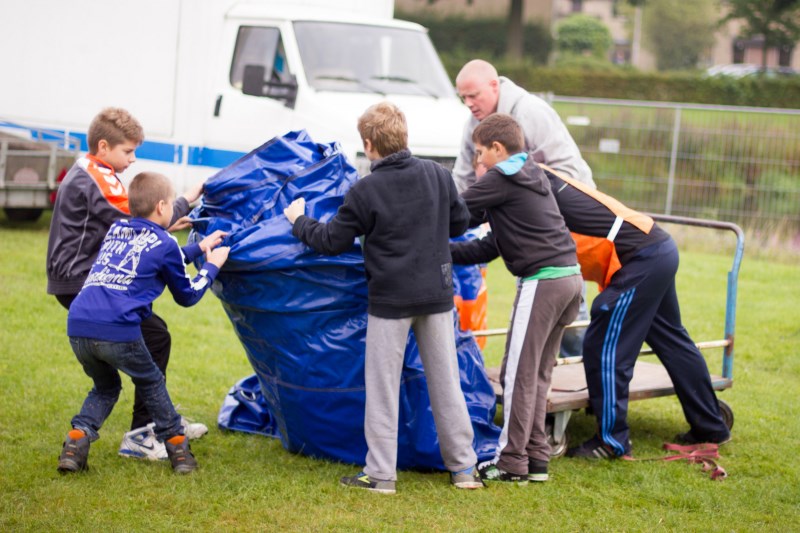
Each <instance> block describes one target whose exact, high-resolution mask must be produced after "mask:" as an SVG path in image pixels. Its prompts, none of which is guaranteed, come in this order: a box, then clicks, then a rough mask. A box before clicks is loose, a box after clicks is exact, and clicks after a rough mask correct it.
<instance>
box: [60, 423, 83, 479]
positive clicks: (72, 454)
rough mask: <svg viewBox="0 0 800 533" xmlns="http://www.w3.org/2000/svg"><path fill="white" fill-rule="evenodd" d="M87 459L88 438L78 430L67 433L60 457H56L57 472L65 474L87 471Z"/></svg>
mask: <svg viewBox="0 0 800 533" xmlns="http://www.w3.org/2000/svg"><path fill="white" fill-rule="evenodd" d="M88 459H89V437H88V436H87V435H86V433H84V432H83V431H81V430H80V429H73V430H71V431H70V432H69V433H67V437H66V438H65V439H64V445H63V446H62V447H61V455H59V456H58V471H59V472H61V473H62V474H66V473H67V472H80V471H82V470H88V469H89V465H88V464H87V460H88Z"/></svg>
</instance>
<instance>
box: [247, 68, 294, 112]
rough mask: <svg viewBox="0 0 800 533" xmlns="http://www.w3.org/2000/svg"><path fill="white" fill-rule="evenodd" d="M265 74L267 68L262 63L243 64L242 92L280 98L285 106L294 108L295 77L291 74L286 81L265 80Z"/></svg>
mask: <svg viewBox="0 0 800 533" xmlns="http://www.w3.org/2000/svg"><path fill="white" fill-rule="evenodd" d="M266 74H267V69H266V68H264V66H263V65H245V66H244V76H243V79H242V92H243V93H244V94H247V95H250V96H267V97H269V98H274V99H276V100H282V101H284V102H285V104H286V107H288V108H290V109H294V105H295V102H296V101H297V77H296V76H294V75H293V74H292V75H289V78H288V80H287V81H266ZM264 89H266V91H265V90H264Z"/></svg>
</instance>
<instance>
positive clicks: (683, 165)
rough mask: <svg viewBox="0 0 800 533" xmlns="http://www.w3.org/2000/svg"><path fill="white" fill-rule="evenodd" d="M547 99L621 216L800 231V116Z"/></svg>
mask: <svg viewBox="0 0 800 533" xmlns="http://www.w3.org/2000/svg"><path fill="white" fill-rule="evenodd" d="M549 100H550V101H551V103H552V104H553V106H554V107H555V109H556V110H557V111H558V112H559V114H560V115H561V117H562V119H563V120H564V122H565V123H566V124H567V127H568V128H569V130H570V133H572V136H573V137H574V138H575V141H576V142H577V143H578V146H579V147H580V149H581V152H582V153H583V157H584V159H586V161H587V162H588V163H589V165H590V166H591V167H592V170H593V172H594V179H595V181H596V182H597V185H598V187H599V188H600V189H601V190H603V191H604V192H606V193H608V194H610V195H612V196H614V197H616V198H618V199H619V200H621V201H623V202H624V203H626V204H627V205H629V206H630V207H633V208H635V209H638V210H641V211H648V212H652V213H664V214H672V215H681V216H690V217H700V218H711V219H717V220H725V221H731V222H736V223H738V224H740V225H743V226H745V227H750V228H761V229H781V230H789V231H792V232H797V231H800V110H789V109H767V108H745V107H729V106H702V105H688V104H672V103H662V102H635V101H627V100H602V99H593V98H572V97H561V96H552V97H550V98H549Z"/></svg>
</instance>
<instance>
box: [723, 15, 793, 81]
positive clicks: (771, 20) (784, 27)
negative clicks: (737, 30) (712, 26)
mask: <svg viewBox="0 0 800 533" xmlns="http://www.w3.org/2000/svg"><path fill="white" fill-rule="evenodd" d="M725 3H726V4H727V5H728V9H729V11H728V14H727V15H725V16H724V17H723V18H722V19H721V20H720V24H724V23H726V22H728V21H730V20H737V19H740V20H743V21H744V23H745V26H744V27H743V28H742V32H741V37H747V38H752V37H758V36H760V37H763V39H764V47H763V49H762V50H761V66H762V67H763V68H766V66H767V50H768V49H769V48H772V47H774V46H781V45H792V46H793V45H794V43H796V42H797V41H798V40H800V0H726V2H725Z"/></svg>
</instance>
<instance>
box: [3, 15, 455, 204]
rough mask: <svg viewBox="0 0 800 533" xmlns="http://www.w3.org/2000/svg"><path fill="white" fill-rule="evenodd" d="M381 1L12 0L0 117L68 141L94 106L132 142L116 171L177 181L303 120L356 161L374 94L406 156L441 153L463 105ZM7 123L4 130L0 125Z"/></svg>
mask: <svg viewBox="0 0 800 533" xmlns="http://www.w3.org/2000/svg"><path fill="white" fill-rule="evenodd" d="M393 10H394V7H393V1H381V0H376V1H372V0H349V1H347V0H341V1H334V0H331V1H322V0H317V1H309V0H295V1H287V0H282V1H278V0H138V1H136V2H122V1H119V0H70V1H68V2H65V1H63V0H25V1H13V2H4V5H3V10H2V11H3V14H2V17H0V48H2V50H3V53H2V54H0V72H2V73H3V81H2V82H0V120H2V121H5V122H6V124H10V125H12V127H13V126H14V125H16V126H17V127H18V128H19V132H21V133H23V134H26V132H27V131H28V128H44V129H47V130H52V131H53V132H55V133H56V134H60V135H63V136H64V138H78V139H79V140H80V142H81V143H82V146H81V149H82V150H84V151H85V150H86V149H87V147H86V130H87V127H88V124H89V122H90V121H91V119H92V118H93V117H94V115H95V114H96V113H97V112H98V111H99V110H100V109H101V108H103V107H106V106H118V107H123V108H126V109H128V110H129V111H131V112H132V113H133V115H134V116H136V117H137V118H138V119H139V121H140V122H141V123H142V125H143V127H144V130H145V136H146V139H145V142H144V144H143V145H142V146H141V147H140V148H139V150H137V157H138V161H137V162H136V163H134V165H132V166H131V167H130V169H129V170H127V171H126V173H125V175H124V176H123V179H130V178H132V177H133V175H135V174H136V173H137V172H139V171H141V170H147V169H152V170H158V171H161V172H164V173H166V174H167V175H168V176H170V177H171V178H172V179H173V180H174V181H175V184H176V188H177V189H178V191H182V190H185V189H186V188H188V187H189V186H190V185H191V184H193V183H195V182H196V181H198V180H203V179H206V178H207V177H209V176H210V175H211V174H213V173H214V172H216V170H217V169H219V168H221V167H223V166H225V165H227V164H229V163H231V162H232V161H234V160H235V159H237V158H238V157H240V156H241V155H243V154H245V153H247V152H248V151H250V150H251V149H253V148H255V147H257V146H259V145H260V144H262V143H263V142H265V141H267V140H269V139H271V138H272V137H275V136H277V135H282V134H284V133H286V132H288V131H292V130H298V129H306V130H307V131H308V132H309V134H310V135H311V137H312V138H313V139H314V140H315V141H317V142H332V141H337V142H339V143H340V144H341V145H342V148H343V151H344V153H345V154H346V155H347V156H348V157H349V158H350V159H351V162H353V163H354V164H355V165H356V167H357V168H359V170H362V171H363V170H364V168H365V166H364V163H365V159H364V157H363V153H361V152H360V151H361V150H362V149H363V148H362V146H361V142H360V139H359V137H358V132H357V130H356V120H357V117H358V116H359V115H360V114H361V113H362V112H363V111H364V109H366V107H367V106H369V105H371V104H373V103H375V102H378V101H380V100H383V99H388V100H390V101H393V102H394V103H396V104H397V105H398V106H399V107H400V108H401V109H402V110H403V111H404V112H405V114H406V117H407V119H408V123H409V145H410V148H411V150H412V152H413V153H414V154H415V155H417V156H420V157H426V158H432V159H436V160H439V161H440V162H442V163H443V164H445V165H447V164H452V162H453V161H454V160H455V157H456V155H457V153H458V143H459V141H460V135H461V129H462V127H463V124H464V122H465V121H466V119H467V117H468V111H467V110H466V108H465V107H464V106H463V105H462V104H461V103H460V101H459V100H458V97H457V95H456V93H455V90H454V89H453V86H452V84H451V83H450V81H449V79H448V77H447V75H446V73H445V71H444V68H443V67H442V64H441V62H440V60H439V58H438V56H437V55H436V52H435V50H434V48H433V45H432V44H431V42H430V39H429V38H428V35H427V33H426V31H425V29H424V28H422V27H421V26H419V25H417V24H413V23H409V22H403V21H399V20H395V19H393V18H392V16H393ZM6 129H8V128H6Z"/></svg>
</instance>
